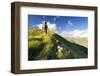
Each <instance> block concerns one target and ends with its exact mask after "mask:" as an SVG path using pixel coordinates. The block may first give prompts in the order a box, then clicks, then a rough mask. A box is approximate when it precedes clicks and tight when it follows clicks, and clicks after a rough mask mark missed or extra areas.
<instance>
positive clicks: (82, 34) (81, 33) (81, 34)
mask: <svg viewBox="0 0 100 76" xmlns="http://www.w3.org/2000/svg"><path fill="white" fill-rule="evenodd" d="M43 22H44V21H43ZM43 22H42V23H43ZM42 23H41V24H38V25H36V26H37V27H38V28H39V29H42V25H43V24H42ZM47 25H48V29H49V30H50V31H53V32H55V33H57V34H59V35H60V36H62V37H73V38H87V37H88V30H79V29H75V30H73V31H66V30H62V31H59V30H60V29H61V28H60V27H57V25H56V24H54V23H50V22H47ZM68 25H73V24H72V23H71V21H68Z"/></svg>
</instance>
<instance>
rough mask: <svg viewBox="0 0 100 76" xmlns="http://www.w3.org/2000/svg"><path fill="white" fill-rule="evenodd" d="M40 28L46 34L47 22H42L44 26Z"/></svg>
mask: <svg viewBox="0 0 100 76" xmlns="http://www.w3.org/2000/svg"><path fill="white" fill-rule="evenodd" d="M42 29H43V30H44V31H45V33H46V34H47V31H48V25H47V22H45V23H44V26H43V27H42Z"/></svg>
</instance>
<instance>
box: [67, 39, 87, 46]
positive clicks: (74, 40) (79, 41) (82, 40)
mask: <svg viewBox="0 0 100 76" xmlns="http://www.w3.org/2000/svg"><path fill="white" fill-rule="evenodd" d="M66 40H68V41H70V42H72V43H77V44H79V45H82V46H84V47H88V40H87V39H86V38H66Z"/></svg>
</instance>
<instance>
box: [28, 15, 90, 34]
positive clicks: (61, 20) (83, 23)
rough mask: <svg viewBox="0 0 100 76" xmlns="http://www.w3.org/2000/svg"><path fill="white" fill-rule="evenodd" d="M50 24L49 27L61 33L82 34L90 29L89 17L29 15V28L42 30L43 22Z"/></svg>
mask: <svg viewBox="0 0 100 76" xmlns="http://www.w3.org/2000/svg"><path fill="white" fill-rule="evenodd" d="M43 21H46V22H48V26H49V27H50V28H51V27H52V29H54V28H56V29H55V31H56V32H57V33H58V32H59V33H61V32H67V34H68V32H70V33H71V32H74V33H75V31H77V32H80V31H81V32H82V31H85V33H86V30H87V29H88V17H76V16H46V15H28V26H29V27H32V28H34V29H36V28H40V26H41V25H42V22H43Z"/></svg>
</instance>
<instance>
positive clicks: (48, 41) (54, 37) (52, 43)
mask: <svg viewBox="0 0 100 76" xmlns="http://www.w3.org/2000/svg"><path fill="white" fill-rule="evenodd" d="M57 46H61V47H62V48H63V50H61V51H60V50H59V49H58V48H57ZM86 57H87V40H86V39H79V38H78V39H76V38H66V39H65V38H63V37H61V36H60V35H58V34H56V33H53V32H51V31H48V33H47V34H46V33H45V32H44V31H43V30H40V29H32V28H29V30H28V60H45V59H73V58H86Z"/></svg>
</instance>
